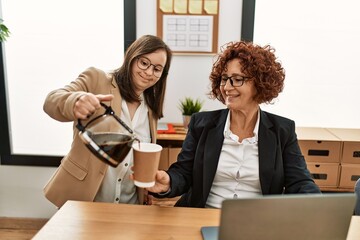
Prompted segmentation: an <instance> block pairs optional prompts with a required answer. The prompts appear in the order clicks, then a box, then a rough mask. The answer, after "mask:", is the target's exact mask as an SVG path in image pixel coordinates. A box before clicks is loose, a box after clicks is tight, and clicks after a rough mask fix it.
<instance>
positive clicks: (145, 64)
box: [137, 58, 151, 70]
mask: <svg viewBox="0 0 360 240" xmlns="http://www.w3.org/2000/svg"><path fill="white" fill-rule="evenodd" d="M137 65H138V67H139V68H140V69H142V70H146V69H148V68H149V67H150V65H151V63H150V61H149V59H146V58H139V59H138V61H137Z"/></svg>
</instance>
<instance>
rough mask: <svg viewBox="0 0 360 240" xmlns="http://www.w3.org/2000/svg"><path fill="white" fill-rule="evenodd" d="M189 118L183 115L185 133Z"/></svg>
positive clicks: (189, 116)
mask: <svg viewBox="0 0 360 240" xmlns="http://www.w3.org/2000/svg"><path fill="white" fill-rule="evenodd" d="M190 118H191V115H183V123H184V129H185V131H187V130H188V128H189V123H190Z"/></svg>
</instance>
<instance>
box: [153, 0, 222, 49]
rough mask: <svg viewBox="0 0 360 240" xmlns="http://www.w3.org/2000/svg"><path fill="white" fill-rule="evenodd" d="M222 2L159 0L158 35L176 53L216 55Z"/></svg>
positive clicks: (208, 0) (213, 0) (214, 0)
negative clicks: (220, 4)
mask: <svg viewBox="0 0 360 240" xmlns="http://www.w3.org/2000/svg"><path fill="white" fill-rule="evenodd" d="M218 28H219V0H157V35H158V36H159V37H161V38H162V39H163V40H164V42H166V43H167V44H168V45H169V47H170V48H171V49H172V51H173V52H174V53H184V54H186V53H189V54H191V53H193V54H213V53H216V50H217V46H218Z"/></svg>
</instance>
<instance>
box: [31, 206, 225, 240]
mask: <svg viewBox="0 0 360 240" xmlns="http://www.w3.org/2000/svg"><path fill="white" fill-rule="evenodd" d="M219 219H220V211H219V210H218V209H199V208H197V209H195V208H177V207H159V206H141V205H130V204H112V203H93V202H76V201H68V202H66V203H65V205H64V206H63V207H62V208H61V209H60V210H59V211H58V212H57V213H56V214H55V215H54V216H53V217H52V218H51V219H50V220H49V221H48V222H47V223H46V224H45V226H44V227H43V228H42V229H40V231H39V232H38V233H37V234H36V235H35V237H34V238H33V239H35V240H36V239H46V240H48V239H96V240H97V239H131V240H137V239H141V240H143V239H164V240H165V239H167V240H168V239H179V240H183V239H199V240H201V239H202V237H201V233H200V227H201V226H204V225H208V226H216V225H219Z"/></svg>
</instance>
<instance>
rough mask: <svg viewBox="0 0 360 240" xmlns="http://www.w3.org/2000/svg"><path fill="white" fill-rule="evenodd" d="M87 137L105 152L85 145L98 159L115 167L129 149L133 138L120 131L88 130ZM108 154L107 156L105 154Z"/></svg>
mask: <svg viewBox="0 0 360 240" xmlns="http://www.w3.org/2000/svg"><path fill="white" fill-rule="evenodd" d="M88 135H89V137H90V138H91V139H92V140H93V141H94V142H95V143H96V144H97V145H98V146H99V147H100V149H101V150H103V151H104V152H105V153H106V154H101V152H99V151H96V149H94V148H93V147H92V146H91V145H90V144H86V146H87V147H88V148H89V149H90V151H91V152H92V153H94V154H95V155H96V156H97V157H98V158H99V159H100V160H102V161H104V162H106V163H107V164H110V165H111V166H113V167H116V166H117V165H118V164H119V163H121V162H122V161H123V160H124V159H125V157H126V155H127V154H128V153H129V151H130V149H131V145H132V142H133V138H132V137H131V136H130V135H126V134H121V133H95V134H91V133H89V132H88ZM106 155H108V156H106Z"/></svg>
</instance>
